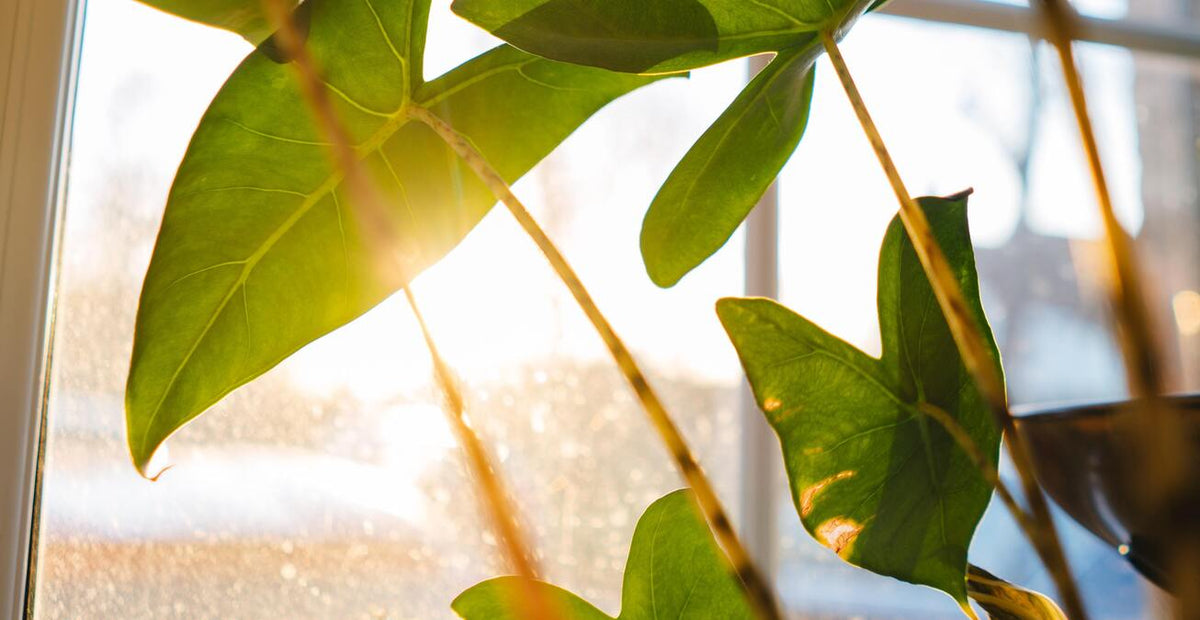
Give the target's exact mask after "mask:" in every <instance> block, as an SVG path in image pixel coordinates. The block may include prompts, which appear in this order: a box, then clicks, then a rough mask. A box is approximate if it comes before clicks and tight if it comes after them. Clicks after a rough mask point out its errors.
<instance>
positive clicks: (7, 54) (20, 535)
mask: <svg viewBox="0 0 1200 620" xmlns="http://www.w3.org/2000/svg"><path fill="white" fill-rule="evenodd" d="M80 2H81V0H0V42H3V43H2V44H0V618H8V619H12V620H16V619H19V618H24V617H25V615H26V612H27V610H28V603H29V601H27V600H26V594H27V591H28V589H29V584H30V582H31V580H30V578H29V577H30V561H31V556H32V553H31V548H32V544H33V542H32V541H33V538H34V537H33V532H34V524H35V515H34V502H35V500H34V498H35V494H36V480H37V469H38V461H39V440H40V433H41V426H42V425H41V420H42V417H43V416H42V412H43V404H44V403H43V394H44V391H45V386H46V372H47V369H48V363H47V357H46V354H47V351H48V342H49V335H50V327H49V326H50V316H51V314H50V310H51V308H52V305H53V302H52V298H53V290H54V285H53V282H54V272H55V268H54V266H55V262H56V255H55V249H56V245H57V244H56V239H57V236H58V221H59V219H60V218H59V217H58V215H59V212H60V211H61V203H62V201H61V198H62V190H63V184H62V183H61V175H62V173H63V172H64V171H65V165H64V162H65V157H66V153H67V150H66V148H65V147H66V145H67V144H68V143H69V140H68V135H69V128H70V118H71V117H70V111H71V104H72V102H73V98H74V90H75V76H76V70H75V69H76V67H77V64H78V62H77V60H78V49H79V45H78V42H79V35H80V31H79V28H77V22H78V21H79V19H78V17H79V15H80V13H79V11H78V8H79V5H80Z"/></svg>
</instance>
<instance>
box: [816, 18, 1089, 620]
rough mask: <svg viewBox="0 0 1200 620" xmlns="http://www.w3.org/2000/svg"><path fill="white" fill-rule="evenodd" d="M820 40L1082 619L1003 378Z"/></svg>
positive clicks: (1041, 542)
mask: <svg viewBox="0 0 1200 620" xmlns="http://www.w3.org/2000/svg"><path fill="white" fill-rule="evenodd" d="M821 41H822V43H823V44H824V45H825V51H826V52H827V53H828V54H829V60H830V61H831V62H832V63H833V67H834V69H835V70H836V71H837V75H838V79H839V80H841V82H842V87H843V88H844V89H845V90H846V96H847V97H849V99H850V104H851V106H852V107H853V108H854V112H855V114H856V115H857V116H858V121H859V123H860V124H861V125H862V128H863V132H864V133H865V134H866V136H867V139H868V140H869V141H870V143H871V148H872V150H874V151H875V156H876V157H877V158H878V159H879V164H880V166H881V167H882V168H883V171H884V174H886V175H887V178H888V182H889V183H890V184H891V186H892V191H893V192H895V194H896V199H897V200H898V201H899V202H900V220H901V222H902V223H903V224H904V228H905V230H906V231H908V236H909V239H911V240H912V244H913V248H914V249H915V250H916V254H917V258H918V259H919V260H920V261H921V266H922V268H924V270H925V274H926V276H927V277H928V278H929V284H930V286H931V287H932V288H933V293H934V296H935V297H936V298H937V301H938V306H940V307H941V310H942V314H943V315H945V317H946V323H947V325H948V326H949V327H950V333H951V335H952V336H953V337H954V343H955V344H956V345H957V347H958V350H959V353H960V355H961V356H962V359H963V363H964V364H965V365H966V367H967V370H968V372H970V373H971V376H972V377H973V378H974V380H975V385H976V386H977V387H978V389H979V392H980V395H982V396H983V398H984V401H985V402H986V403H987V405H988V409H989V411H990V412H991V414H992V417H993V419H994V420H995V422H996V424H997V426H999V428H1001V429H1002V430H1003V431H1004V434H1005V436H1006V439H1007V442H1006V445H1007V446H1008V451H1009V454H1011V455H1012V460H1013V464H1014V465H1015V466H1016V469H1017V473H1018V474H1020V478H1021V486H1022V490H1023V491H1024V495H1025V499H1026V501H1028V502H1029V506H1030V509H1031V512H1032V515H1033V518H1034V522H1035V523H1036V525H1037V529H1036V535H1035V536H1034V537H1033V538H1032V539H1031V541H1030V542H1032V543H1033V546H1034V548H1035V549H1037V552H1038V555H1039V556H1040V557H1041V559H1042V562H1043V563H1044V564H1045V565H1046V569H1047V570H1048V571H1049V572H1050V575H1051V576H1052V577H1053V578H1054V582H1055V585H1056V586H1057V587H1058V593H1059V596H1060V597H1062V600H1063V605H1064V606H1065V607H1066V608H1067V614H1068V615H1069V616H1070V617H1072V618H1074V619H1075V620H1086V619H1087V612H1086V611H1085V610H1084V607H1083V601H1082V598H1081V597H1080V596H1079V590H1078V588H1077V587H1076V586H1075V580H1074V578H1073V577H1072V576H1071V569H1070V566H1069V565H1068V564H1067V559H1066V556H1065V555H1064V554H1063V550H1062V545H1061V544H1060V542H1059V539H1058V532H1057V530H1056V529H1055V527H1054V521H1052V520H1051V518H1050V509H1049V506H1048V505H1047V503H1046V498H1045V496H1043V495H1042V490H1041V488H1040V487H1038V484H1037V480H1036V479H1035V478H1034V475H1033V463H1032V460H1031V459H1030V458H1029V453H1028V451H1027V449H1026V447H1025V442H1024V440H1023V439H1022V437H1021V435H1020V434H1018V433H1017V432H1016V426H1015V424H1014V423H1013V418H1012V414H1011V413H1010V412H1009V411H1008V401H1007V398H1006V397H1005V393H1004V381H1003V379H1001V377H1000V375H999V374H998V373H997V372H996V371H995V368H994V366H993V363H994V362H993V359H992V357H991V355H990V354H989V353H988V349H987V346H986V345H985V342H986V341H985V340H984V338H983V334H982V333H981V332H980V331H979V327H978V325H976V323H975V320H974V319H973V318H972V317H971V315H970V312H969V311H968V309H967V304H966V300H965V299H964V298H963V293H962V288H961V287H960V286H959V284H958V279H957V278H956V277H955V275H954V271H953V270H952V269H951V268H950V263H949V262H948V261H947V260H946V255H945V254H944V253H943V252H942V249H941V246H939V245H938V242H937V239H936V238H935V237H934V235H933V231H932V229H931V228H930V227H929V220H927V219H926V217H925V212H924V211H923V210H922V209H921V207H920V206H919V205H918V204H917V203H916V201H915V200H913V198H912V196H911V195H910V194H909V193H908V188H907V187H905V185H904V181H903V180H902V179H901V178H900V172H899V171H898V170H897V169H896V164H895V162H893V161H892V156H891V154H890V153H889V152H888V150H887V145H886V144H884V141H883V137H882V136H881V135H880V133H879V129H878V128H877V127H876V126H875V122H874V121H873V120H872V119H871V115H870V113H869V112H868V111H867V106H866V103H865V102H864V101H863V99H862V95H861V94H860V93H859V92H858V86H857V85H856V84H855V83H854V79H853V78H852V77H851V76H850V68H849V67H848V66H847V65H846V60H845V59H844V58H843V57H842V54H841V51H840V50H839V49H838V46H837V41H835V40H834V38H833V34H832V33H830V32H828V31H823V32H822V33H821Z"/></svg>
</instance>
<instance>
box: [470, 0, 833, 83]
mask: <svg viewBox="0 0 1200 620" xmlns="http://www.w3.org/2000/svg"><path fill="white" fill-rule="evenodd" d="M772 2H774V3H775V4H779V5H782V4H786V3H784V2H780V1H779V0H756V1H747V0H454V4H453V5H452V8H453V9H454V12H455V13H458V14H459V15H461V16H462V17H464V18H466V19H468V20H470V21H471V22H473V23H475V24H477V25H479V26H480V27H482V28H484V29H485V30H488V31H490V32H492V33H493V34H495V35H496V36H498V37H500V38H501V39H504V40H505V41H507V42H509V43H511V44H513V45H515V46H517V47H519V48H521V49H524V50H527V51H530V52H532V53H535V54H537V55H539V56H544V57H546V58H553V59H554V60H561V61H564V62H572V63H577V64H583V65H591V66H596V67H604V68H606V69H612V70H614V71H625V72H630V73H662V72H669V71H680V70H687V69H694V68H697V67H703V66H706V65H711V64H715V63H718V62H721V61H724V60H729V59H731V58H740V57H743V56H750V55H753V54H761V53H763V52H772V51H776V50H780V49H784V48H787V47H792V46H794V45H796V39H797V37H800V36H804V35H807V34H809V33H811V32H812V31H813V30H815V29H816V28H815V27H814V26H813V25H812V24H808V23H805V22H803V21H802V20H800V19H798V18H797V17H795V16H794V15H792V14H790V12H789V10H787V9H785V8H781V7H780V6H775V5H774V4H772Z"/></svg>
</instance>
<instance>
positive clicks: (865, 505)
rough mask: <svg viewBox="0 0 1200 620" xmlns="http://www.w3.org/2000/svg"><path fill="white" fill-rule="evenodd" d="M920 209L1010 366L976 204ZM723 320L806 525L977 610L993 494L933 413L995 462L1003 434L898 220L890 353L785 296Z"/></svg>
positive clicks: (885, 319)
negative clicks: (976, 581) (786, 303)
mask: <svg viewBox="0 0 1200 620" xmlns="http://www.w3.org/2000/svg"><path fill="white" fill-rule="evenodd" d="M919 202H920V204H921V207H922V208H923V209H924V210H925V212H926V214H927V215H928V217H929V221H930V224H931V226H932V228H933V232H934V235H935V236H936V237H937V241H938V243H939V244H940V245H941V247H942V249H943V250H944V251H945V252H946V257H947V259H949V261H950V264H951V266H952V267H953V269H954V271H955V273H956V274H957V275H958V280H959V284H960V285H961V286H962V288H963V293H964V295H965V297H966V299H967V300H968V304H969V306H970V310H971V312H972V314H973V315H974V316H975V318H976V320H977V321H978V322H979V324H980V326H981V327H984V329H985V331H984V333H985V334H988V343H989V345H990V347H991V351H992V354H993V356H994V359H995V360H996V365H997V371H999V354H998V353H997V352H996V349H995V345H994V343H993V342H992V341H991V335H990V332H988V331H986V325H987V322H986V319H985V317H984V314H983V308H982V306H981V305H980V303H979V289H978V282H977V276H976V272H975V263H974V252H973V250H972V248H971V239H970V235H969V233H968V230H967V215H966V207H967V205H966V197H965V195H964V196H959V197H955V198H949V199H941V198H922V199H920V201H919ZM717 312H718V314H719V315H720V317H721V322H722V323H723V324H724V326H725V329H726V331H728V332H729V336H730V338H731V339H732V341H733V344H734V346H735V347H736V348H737V351H738V355H739V356H740V357H741V360H742V365H743V366H744V367H745V369H746V374H747V375H748V377H749V379H750V384H751V386H752V387H753V389H754V395H755V398H756V399H757V401H758V404H759V406H760V407H761V408H762V410H763V412H764V413H765V414H766V416H767V419H768V420H769V421H770V423H771V425H772V426H773V427H774V429H775V432H776V433H777V434H778V435H779V439H780V442H781V444H782V446H783V454H784V460H785V462H786V465H787V472H788V477H789V479H790V484H791V489H792V498H793V500H794V501H795V504H796V509H797V510H798V511H799V513H800V518H801V521H803V523H804V527H805V528H806V529H807V530H808V531H809V532H810V533H812V535H813V536H814V537H816V539H817V540H818V541H820V542H821V543H823V544H824V545H826V546H828V547H830V548H832V549H833V550H834V551H836V552H837V553H838V555H840V556H841V557H842V558H843V559H845V560H847V561H849V562H851V563H853V564H856V565H858V566H861V567H864V568H867V569H869V570H872V571H874V572H877V573H880V574H884V575H890V576H892V577H896V578H899V579H903V580H905V581H909V582H912V583H918V584H925V585H929V586H933V587H935V588H938V589H940V590H943V591H945V592H946V593H948V594H950V595H951V596H952V597H954V598H955V600H957V601H958V602H959V603H960V604H964V605H965V604H966V601H967V590H966V582H965V576H966V571H967V548H968V546H969V544H970V541H971V536H972V535H973V534H974V531H975V526H976V525H977V524H978V522H979V519H980V517H981V516H982V515H983V511H984V509H985V508H986V507H987V504H988V499H989V498H990V497H991V492H992V489H991V486H990V485H989V484H988V483H987V481H985V480H984V478H983V477H982V475H980V473H979V472H978V470H977V469H976V468H975V466H974V465H973V464H972V461H971V459H970V458H969V457H968V456H967V454H966V453H965V452H964V451H963V450H961V449H960V448H959V447H958V446H957V444H955V442H954V440H953V439H952V438H951V436H950V435H949V434H948V433H947V432H945V431H944V430H943V429H942V428H941V427H940V426H939V425H938V424H937V423H936V422H934V421H933V420H931V419H929V418H928V417H927V416H926V415H924V414H923V413H922V409H923V408H926V407H939V408H941V409H942V410H943V411H945V412H947V413H949V415H951V416H952V417H953V418H954V419H955V420H957V422H958V423H959V424H960V425H961V426H962V427H963V428H964V429H965V430H966V432H967V433H968V434H969V435H970V437H971V438H972V439H973V440H974V441H975V443H976V444H977V445H978V446H979V448H980V449H981V450H983V452H984V454H986V455H987V456H988V457H989V458H991V459H992V460H993V461H995V459H996V457H997V453H998V450H999V444H1000V434H999V432H998V431H997V430H996V428H995V426H994V424H993V422H992V420H991V418H990V417H989V414H988V412H987V408H986V406H985V404H984V402H983V400H982V399H981V397H980V396H979V393H978V392H977V391H976V389H975V386H974V383H973V382H972V381H971V377H970V375H969V374H968V373H967V370H966V368H965V367H964V366H963V363H962V360H961V359H960V358H959V355H958V351H957V349H956V348H955V346H954V341H953V339H952V337H951V335H950V331H949V328H948V327H947V326H946V322H945V320H944V319H943V317H942V314H941V312H940V311H939V307H938V304H937V301H936V300H935V299H934V296H933V292H932V290H931V289H930V286H929V281H928V280H927V279H926V277H925V273H924V270H922V268H921V265H920V263H919V262H918V260H917V256H916V253H915V252H914V251H913V249H912V245H911V243H910V242H909V240H908V237H907V236H906V235H905V233H904V229H903V227H902V226H901V225H900V222H899V220H898V219H896V220H893V222H892V224H891V226H890V227H889V228H888V231H887V235H886V236H885V238H884V241H883V248H882V250H881V252H880V258H879V323H880V334H881V337H882V344H883V355H882V357H880V358H879V359H876V358H874V357H871V356H869V355H867V354H865V353H863V352H862V351H859V350H858V349H856V348H854V347H853V346H851V345H849V344H847V343H846V342H844V341H842V340H839V339H838V338H837V337H835V336H833V335H831V334H829V333H828V332H826V331H824V330H822V329H821V328H820V327H817V326H816V325H815V324H813V323H812V322H810V321H808V320H807V319H805V318H803V317H801V316H799V315H797V314H795V313H793V312H791V311H790V310H788V309H787V308H785V307H783V306H781V305H779V304H777V303H775V302H773V301H769V300H766V299H724V300H721V301H720V302H719V303H718V305H717Z"/></svg>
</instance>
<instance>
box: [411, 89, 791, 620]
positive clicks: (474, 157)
mask: <svg viewBox="0 0 1200 620" xmlns="http://www.w3.org/2000/svg"><path fill="white" fill-rule="evenodd" d="M412 117H413V118H415V119H417V120H419V121H421V122H423V123H425V124H426V125H428V126H429V127H430V128H431V129H433V130H434V131H435V132H436V133H437V134H438V135H439V136H441V138H442V139H443V140H445V141H446V143H447V144H448V145H449V146H450V148H451V149H453V150H454V152H455V153H456V154H458V156H459V157H460V158H462V160H463V161H464V162H466V164H467V165H468V166H470V168H471V169H472V170H473V171H474V172H475V174H476V176H478V177H479V179H480V180H481V181H483V183H484V184H485V185H487V187H488V189H489V190H491V192H492V193H493V194H494V195H495V196H496V198H497V199H499V200H500V202H502V203H504V206H506V207H507V208H508V210H509V212H510V213H512V215H513V217H515V218H516V219H517V222H518V223H519V224H520V225H521V228H523V229H524V230H525V233H526V234H528V235H529V236H530V237H531V238H532V239H533V241H534V243H536V244H537V246H538V248H539V249H540V250H541V251H542V254H544V255H545V257H546V260H547V261H549V263H550V265H551V267H553V268H554V271H555V272H557V274H558V276H559V278H560V279H561V280H562V281H563V283H564V284H565V285H566V286H567V288H568V289H569V290H570V291H571V295H572V296H574V297H575V301H576V302H578V304H579V306H580V308H582V309H583V312H584V314H586V315H587V318H588V320H590V321H591V323H592V326H593V327H595V329H596V331H597V332H598V333H599V334H600V338H601V339H602V340H604V344H605V345H606V346H607V347H608V350H609V352H610V353H611V354H612V356H613V359H614V360H616V363H617V366H618V367H619V368H620V370H621V373H622V374H623V375H624V376H625V379H626V380H627V381H628V382H629V385H630V387H631V388H632V389H633V391H634V393H635V394H636V395H637V398H638V400H639V401H640V402H641V404H642V408H643V409H645V411H646V414H647V415H648V416H649V418H650V423H651V424H652V425H653V426H654V429H655V431H657V433H658V435H659V437H660V438H661V439H662V441H663V443H664V444H666V447H667V450H668V451H669V452H670V454H671V457H672V459H674V461H675V464H676V466H677V467H678V469H679V473H680V475H681V476H682V477H683V479H684V481H685V482H686V483H687V484H688V486H690V487H691V488H692V490H693V491H694V492H695V493H696V498H697V500H698V502H699V504H700V508H701V511H702V512H703V513H704V516H705V519H706V520H707V521H708V525H709V527H710V528H712V530H713V533H714V534H715V535H716V537H717V540H718V542H719V543H720V545H721V548H722V549H723V550H724V551H725V555H726V557H727V558H728V559H729V562H730V564H731V565H732V566H733V569H734V572H735V573H736V575H737V577H738V579H739V580H740V581H741V583H742V586H743V588H744V589H745V592H746V596H747V600H748V601H749V603H750V605H751V607H752V608H753V609H754V611H755V613H756V615H757V616H758V617H759V618H762V619H764V620H779V619H781V618H782V615H781V614H780V612H779V609H778V608H777V606H776V602H775V596H774V593H773V591H772V589H771V587H770V586H769V585H768V584H767V582H766V580H765V579H763V577H762V574H761V573H759V572H758V569H757V568H755V566H754V563H753V562H752V561H751V559H750V554H749V553H748V552H747V551H746V549H745V547H744V546H743V545H742V542H741V540H740V539H739V538H738V536H737V534H736V533H735V532H734V531H733V525H732V523H731V522H730V520H729V517H728V516H727V514H726V512H725V509H724V507H722V506H721V501H720V500H719V499H718V498H717V494H716V492H715V491H714V490H713V486H712V483H711V482H710V481H709V479H708V476H706V475H705V474H704V471H703V470H702V469H701V468H700V464H699V463H698V462H697V461H696V458H695V457H694V456H693V455H692V451H691V449H690V448H689V447H688V445H687V442H686V441H685V440H684V438H683V435H682V434H681V433H680V432H679V428H678V427H677V426H676V425H675V422H674V421H673V420H672V419H671V416H670V414H669V413H667V410H666V407H664V406H663V404H662V401H661V400H659V398H658V395H657V394H656V393H655V391H654V389H653V388H652V387H650V383H649V382H648V381H647V380H646V376H645V374H643V373H642V370H641V368H639V367H638V364H637V361H635V360H634V358H633V355H632V354H631V353H630V352H629V349H628V348H627V347H626V346H625V343H624V342H622V341H621V338H620V337H619V336H618V335H617V333H616V331H615V330H614V329H613V327H612V325H611V324H610V323H609V322H608V319H606V318H605V317H604V315H603V314H602V313H601V312H600V309H599V308H598V307H597V306H596V302H595V301H594V300H593V299H592V296H591V294H589V293H588V291H587V289H586V288H585V287H584V286H583V282H582V281H580V279H579V276H578V275H576V274H575V270H574V269H572V268H571V266H570V264H569V263H567V260H566V258H565V257H563V255H562V253H561V252H559V251H558V248H557V247H556V246H555V245H554V242H553V241H551V240H550V238H549V237H548V236H546V233H545V231H543V230H542V228H541V226H539V225H538V223H537V221H536V220H534V219H533V216H532V215H530V213H529V211H528V210H527V209H526V208H525V205H523V204H522V203H521V201H520V199H518V198H517V196H516V195H515V194H513V192H512V190H511V189H510V188H509V186H508V183H507V182H506V181H505V180H504V178H503V177H501V176H500V174H499V173H498V172H496V170H495V169H494V168H492V166H491V164H489V163H488V162H487V160H486V159H485V158H484V156H483V154H482V153H480V152H479V151H478V150H477V149H476V148H475V147H474V146H473V145H472V144H471V143H470V142H469V141H468V140H467V139H466V138H464V137H463V136H461V135H460V134H459V133H458V132H456V131H455V130H454V128H453V127H451V126H450V125H448V124H447V123H446V122H445V121H443V120H442V119H441V118H438V117H437V116H436V115H435V114H433V113H432V112H430V111H428V110H426V109H424V108H420V107H416V108H414V109H413V111H412Z"/></svg>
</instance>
